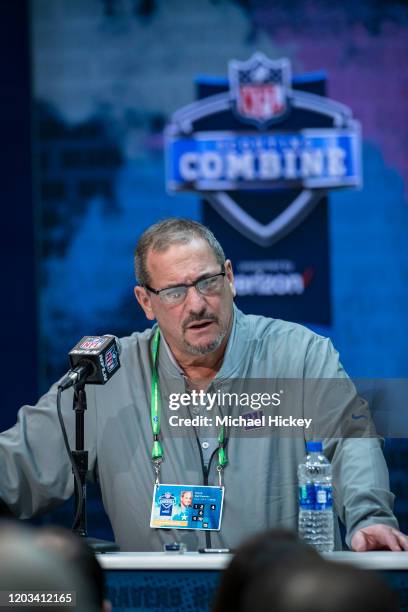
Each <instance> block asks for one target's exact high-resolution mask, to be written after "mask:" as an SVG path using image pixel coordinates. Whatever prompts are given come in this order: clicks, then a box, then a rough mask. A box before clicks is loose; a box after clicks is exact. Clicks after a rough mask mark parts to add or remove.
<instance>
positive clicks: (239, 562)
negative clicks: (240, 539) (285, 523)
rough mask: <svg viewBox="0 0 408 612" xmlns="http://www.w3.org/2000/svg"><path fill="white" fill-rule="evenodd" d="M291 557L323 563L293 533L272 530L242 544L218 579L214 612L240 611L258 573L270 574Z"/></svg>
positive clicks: (307, 561) (318, 556)
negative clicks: (247, 590)
mask: <svg viewBox="0 0 408 612" xmlns="http://www.w3.org/2000/svg"><path fill="white" fill-rule="evenodd" d="M293 558H296V559H298V560H299V562H301V563H304V564H305V565H307V564H311V563H319V564H320V563H322V562H323V561H322V558H321V557H320V555H319V553H317V552H316V551H315V550H314V548H311V547H310V546H308V545H307V544H305V543H304V542H302V541H301V540H299V539H298V537H297V536H296V534H295V533H293V532H292V531H285V530H283V529H282V530H280V529H272V530H270V531H267V532H262V533H260V534H258V535H256V536H255V537H253V538H251V539H250V540H248V541H247V542H245V543H244V544H242V546H240V547H239V548H238V549H237V551H236V553H235V555H234V557H233V559H232V561H231V563H230V564H229V566H228V567H227V569H226V570H225V572H224V573H223V575H222V577H221V582H220V586H219V588H218V591H217V594H216V597H215V601H214V604H213V612H225V610H227V609H230V610H235V612H237V611H238V610H240V609H241V602H242V597H243V593H244V591H245V589H246V588H247V587H248V586H250V585H251V584H252V582H253V581H254V580H256V578H257V576H258V575H259V573H260V572H262V571H264V570H266V569H268V570H269V571H270V572H271V573H272V574H273V572H274V571H276V570H277V569H278V568H279V567H281V566H282V565H283V564H286V563H288V562H289V561H290V560H291V559H293Z"/></svg>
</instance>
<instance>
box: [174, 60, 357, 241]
mask: <svg viewBox="0 0 408 612" xmlns="http://www.w3.org/2000/svg"><path fill="white" fill-rule="evenodd" d="M216 115H218V118H219V121H218V124H220V123H222V124H223V125H225V126H226V127H225V129H222V130H214V129H209V128H208V125H211V120H212V119H214V118H215V116H216ZM251 126H252V129H251ZM166 157H167V159H166V181H167V188H168V190H169V191H170V192H176V191H195V192H197V193H199V194H200V195H202V197H204V198H205V199H206V200H207V201H208V202H210V204H211V205H212V206H213V207H214V208H215V209H216V210H217V212H218V213H219V214H220V215H221V216H222V217H223V218H224V219H225V220H226V221H227V222H228V223H229V224H230V225H231V226H232V227H234V228H235V229H236V230H238V231H240V232H241V233H242V234H243V235H245V236H246V237H247V238H249V239H251V240H252V241H253V242H255V243H256V244H258V245H260V246H264V247H267V246H270V245H272V244H274V243H276V242H277V241H278V240H280V239H281V238H283V237H284V236H286V235H287V234H288V233H289V232H291V231H292V230H293V229H294V228H295V227H296V226H297V225H299V224H300V223H301V221H302V220H303V219H304V218H305V217H306V216H307V215H308V214H309V213H310V212H311V211H312V210H313V208H314V207H315V206H316V204H317V203H318V202H319V200H321V198H322V197H324V196H325V195H327V193H328V191H329V190H332V189H342V188H345V187H356V186H359V185H360V184H361V151H360V128H359V124H358V123H357V122H356V121H355V120H353V118H352V114H351V111H350V109H349V108H348V107H346V106H344V105H343V104H340V103H339V102H335V101H334V100H330V99H328V98H325V97H323V96H318V95H316V94H312V93H309V92H306V91H301V90H299V89H298V90H296V89H294V88H292V81H291V70H290V63H289V60H287V59H281V60H278V61H272V60H269V59H268V58H267V57H265V56H264V55H263V54H261V53H256V54H255V55H254V56H253V57H252V58H250V59H249V60H248V61H246V62H238V61H236V60H233V61H231V62H230V65H229V91H225V92H223V93H218V94H215V95H212V96H209V97H207V98H204V99H202V100H200V101H198V102H195V103H193V104H190V105H188V106H185V107H184V108H181V109H180V110H179V111H177V112H176V113H175V114H174V115H173V117H172V121H171V124H170V125H168V126H167V128H166ZM278 190H279V191H280V193H282V191H285V192H286V193H287V194H288V193H290V194H291V199H290V201H289V203H288V205H287V206H286V207H285V208H284V210H279V211H278V212H277V213H276V214H275V216H274V213H272V212H271V217H272V218H270V219H269V220H268V221H267V222H266V223H265V222H260V221H258V220H257V219H256V218H255V217H254V216H252V215H251V214H250V212H248V207H246V210H244V208H242V207H241V206H240V204H239V202H238V198H237V192H247V193H248V196H247V197H248V198H250V197H251V193H250V192H251V191H252V192H255V191H256V192H259V191H270V192H275V194H277V192H278ZM240 197H241V198H242V197H243V196H242V195H241V196H240ZM241 201H242V200H241Z"/></svg>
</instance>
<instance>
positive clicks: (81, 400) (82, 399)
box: [71, 382, 88, 537]
mask: <svg viewBox="0 0 408 612" xmlns="http://www.w3.org/2000/svg"><path fill="white" fill-rule="evenodd" d="M86 408H87V406H86V393H85V383H84V382H81V383H78V384H77V385H75V386H74V399H73V410H75V450H73V451H71V452H72V458H73V460H74V462H75V465H76V467H77V469H78V473H79V479H80V482H81V490H82V508H81V512H80V514H79V516H78V518H77V520H76V521H75V524H74V525H73V527H72V531H73V532H74V533H76V534H77V535H78V536H81V537H86V535H87V525H86V475H87V472H88V451H86V450H84V445H85V435H84V430H85V427H84V421H85V418H84V416H85V410H86ZM79 501H80V491H78V485H77V482H76V479H75V516H76V514H77V512H78V507H79Z"/></svg>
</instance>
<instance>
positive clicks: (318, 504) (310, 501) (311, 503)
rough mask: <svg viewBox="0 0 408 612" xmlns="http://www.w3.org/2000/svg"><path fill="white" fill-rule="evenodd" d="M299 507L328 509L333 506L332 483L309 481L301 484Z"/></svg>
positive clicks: (302, 508)
mask: <svg viewBox="0 0 408 612" xmlns="http://www.w3.org/2000/svg"><path fill="white" fill-rule="evenodd" d="M299 507H300V509H301V510H327V509H331V508H332V507H333V496H332V488H331V486H330V485H322V484H313V483H312V482H308V483H307V484H305V485H301V486H299Z"/></svg>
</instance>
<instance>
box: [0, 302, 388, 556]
mask: <svg viewBox="0 0 408 612" xmlns="http://www.w3.org/2000/svg"><path fill="white" fill-rule="evenodd" d="M153 333H154V328H153V330H152V329H148V330H146V331H144V332H142V333H138V332H136V333H133V334H132V335H131V336H129V337H126V338H122V339H121V345H122V352H121V357H120V359H121V364H122V367H121V369H120V370H119V371H118V372H117V373H116V374H115V375H114V377H113V378H112V379H111V380H110V381H109V382H108V383H107V384H106V385H105V386H101V387H99V386H92V385H88V386H87V387H86V390H87V400H88V409H87V411H86V421H85V448H86V449H87V450H88V451H89V473H90V476H91V475H97V478H98V479H99V483H100V487H101V491H102V498H103V503H104V506H105V509H106V511H107V513H108V515H109V518H110V521H111V524H112V527H113V530H114V533H115V538H116V541H117V543H118V544H119V546H120V548H121V549H122V550H133V551H160V550H163V545H164V544H165V543H169V542H174V541H183V542H185V543H186V544H187V547H188V549H189V550H196V549H197V548H199V547H202V546H205V545H206V539H205V533H204V532H203V531H193V530H191V531H190V530H188V531H186V530H183V531H182V530H168V529H152V528H150V526H149V524H150V513H151V507H152V494H153V483H154V472H153V467H152V463H151V459H150V457H151V449H152V430H151V423H150V401H151V376H152V357H151V340H152V337H153ZM158 373H159V383H160V392H161V397H162V419H161V429H162V434H161V439H162V445H163V450H164V461H163V464H162V468H161V482H162V483H175V484H187V485H188V484H190V485H200V484H203V482H204V481H207V480H208V484H210V485H217V484H218V482H219V481H218V472H217V469H216V467H217V448H218V447H217V441H216V435H217V432H218V429H217V428H215V429H214V428H213V430H212V431H211V430H210V431H207V430H205V431H202V430H201V429H199V430H195V429H194V428H191V427H190V428H187V427H186V428H175V427H173V426H170V424H169V416H170V415H175V414H180V416H181V411H180V412H179V413H176V412H175V411H171V410H169V405H168V397H169V394H170V393H182V392H184V391H185V390H186V380H185V378H184V376H183V374H182V372H181V371H180V369H179V367H178V365H177V363H176V362H175V360H174V358H173V357H172V355H171V353H170V350H169V349H168V347H167V345H166V343H165V342H163V341H162V342H161V344H160V347H159V354H158ZM287 379H290V380H293V381H295V382H294V383H293V384H294V386H295V387H296V392H292V391H291V389H292V387H291V386H290V385H289V386H287V387H285V393H289V396H290V394H291V393H292V396H293V397H294V396H296V398H297V399H296V401H295V400H293V399H292V400H290V399H289V401H286V402H285V400H284V399H283V400H282V405H281V406H280V408H279V414H281V415H283V416H285V415H288V414H289V415H290V414H292V413H293V414H295V413H296V414H297V415H298V416H299V414H300V416H305V417H306V416H309V417H312V418H313V419H314V422H315V426H314V428H313V427H311V428H310V430H306V428H302V427H301V428H300V430H299V428H297V430H296V431H297V433H292V431H293V430H292V431H291V432H290V433H287V432H286V431H283V432H282V433H280V434H278V435H270V430H269V429H268V428H267V427H265V428H259V429H254V430H248V431H245V430H243V429H242V428H241V430H240V431H241V434H242V435H234V434H233V432H232V430H231V431H230V432H229V433H230V435H229V438H228V444H227V452H228V459H229V463H228V465H227V467H226V469H225V470H224V485H225V501H224V511H223V519H222V526H221V530H220V531H219V532H211V544H212V546H213V547H223V548H224V547H228V548H235V547H236V546H237V545H238V544H239V543H240V542H242V541H243V540H244V539H245V538H247V537H248V536H250V535H251V534H253V533H255V532H257V531H259V530H262V529H265V528H267V527H272V526H273V527H287V528H290V529H296V528H297V514H298V487H297V466H298V464H299V463H300V462H301V461H302V459H303V457H304V455H305V440H306V439H316V437H317V439H321V437H320V438H319V437H318V436H319V435H320V431H318V427H319V426H320V425H319V426H318V425H317V424H316V423H317V422H318V420H319V416H321V417H323V420H324V419H325V417H327V420H328V421H329V422H330V423H332V424H333V423H337V426H339V427H340V429H341V427H343V425H344V423H347V422H349V413H348V410H349V407H350V402H351V400H350V398H351V396H353V395H354V387H353V385H351V384H349V385H348V386H347V391H346V393H345V395H344V394H343V393H342V394H340V395H339V394H335V398H336V399H335V401H333V393H332V392H331V391H330V392H327V389H326V387H325V386H324V385H323V387H321V386H318V389H317V391H316V389H315V391H314V392H313V393H309V392H305V388H304V386H303V385H302V381H307V380H308V379H310V380H312V381H316V380H321V379H324V380H327V379H341V380H343V381H345V380H346V381H348V379H347V376H346V374H345V372H344V370H343V368H342V366H341V364H340V363H339V360H338V354H337V352H336V351H335V350H334V348H333V346H332V344H331V342H330V340H329V339H327V338H323V337H321V336H319V335H317V334H314V333H313V332H311V331H309V330H308V329H307V328H305V327H302V326H300V325H297V324H294V323H288V322H285V321H280V320H276V319H270V318H266V317H261V316H254V315H244V314H243V313H241V312H240V311H239V310H238V309H236V308H234V323H233V326H232V330H231V335H230V338H229V341H228V345H227V349H226V353H225V357H224V361H223V364H222V367H221V369H220V370H219V372H218V373H217V376H216V377H215V379H214V380H213V382H212V383H211V386H210V389H209V390H217V389H223V390H226V389H229V388H230V387H229V385H232V384H233V382H234V381H235V382H237V384H238V386H239V388H240V389H241V390H242V389H243V388H245V383H244V382H243V381H245V380H246V381H249V383H248V384H249V386H250V390H251V391H255V390H257V389H258V386H257V385H260V386H263V385H265V384H266V386H268V385H269V388H270V387H271V385H272V387H273V388H274V389H275V390H276V389H279V390H283V389H282V388H281V387H282V386H283V385H282V380H283V381H285V380H286V381H287ZM276 380H278V381H279V382H274V381H276ZM265 381H266V382H265ZM268 381H269V382H268ZM242 385H244V387H243V386H242ZM265 388H266V387H264V386H263V388H262V390H264V389H265ZM209 390H207V391H209ZM56 394H57V384H55V385H53V386H52V387H51V389H50V391H49V392H48V393H47V394H46V395H44V396H43V397H42V398H41V399H40V400H39V402H38V403H37V405H36V406H24V407H22V408H21V410H20V411H19V414H18V421H17V424H16V425H15V426H14V427H12V428H11V429H9V430H8V431H6V432H4V433H2V434H0V498H1V499H3V501H4V502H5V503H6V504H7V505H8V506H9V507H10V508H11V509H12V510H13V511H14V512H15V513H16V514H17V515H18V516H20V517H21V518H27V517H30V516H32V515H33V514H35V513H38V512H40V511H45V510H49V509H50V508H52V507H54V506H55V505H57V504H58V503H60V502H61V501H63V500H66V499H67V498H69V497H70V496H71V495H72V493H73V476H72V472H71V467H70V463H69V461H68V458H67V453H66V450H65V448H64V446H63V442H62V436H61V430H60V426H59V422H58V418H57V410H56ZM351 403H352V402H351ZM295 404H296V405H295ZM353 405H355V404H353ZM62 409H63V415H64V420H65V423H66V427H67V430H68V437H69V440H70V444H71V448H74V443H75V440H74V431H75V423H74V414H73V410H72V392H71V391H67V392H64V393H63V402H62ZM217 410H218V411H219V412H221V413H222V414H223V415H225V414H229V409H226V408H225V407H223V408H222V409H221V408H219V409H218V408H217ZM231 410H232V411H234V410H236V408H233V409H231ZM251 410H252V408H246V409H241V410H240V412H241V413H244V412H251ZM200 411H201V412H200ZM299 411H300V412H299ZM264 412H265V413H266V412H267V409H265V411H264ZM204 413H205V414H207V415H208V414H209V412H208V411H207V410H206V408H205V407H204V408H198V409H197V408H196V407H192V408H191V411H190V416H194V415H195V414H204ZM257 414H258V415H259V413H257ZM184 416H186V415H185V413H184ZM363 420H364V419H363ZM357 422H359V421H357ZM196 436H197V437H196ZM322 437H323V436H322ZM324 449H325V454H326V456H327V457H328V458H329V459H330V460H331V462H332V466H333V484H334V500H335V508H336V512H337V514H338V516H339V517H340V519H341V520H342V521H343V523H344V524H345V526H346V530H347V538H346V541H347V543H348V544H349V543H350V538H351V536H352V534H353V532H354V531H355V530H356V529H357V528H360V527H364V526H367V525H370V524H373V523H385V524H388V525H391V526H393V527H398V523H397V521H396V519H395V517H394V515H393V510H392V508H393V501H394V496H393V495H392V493H391V492H390V490H389V481H388V471H387V467H386V464H385V460H384V457H383V454H382V450H381V444H380V442H379V440H378V439H377V438H376V437H364V438H362V437H347V438H341V437H340V436H338V429H336V436H335V437H331V438H328V437H327V436H325V439H324ZM336 546H337V547H339V546H340V540H339V536H338V530H337V533H336Z"/></svg>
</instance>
